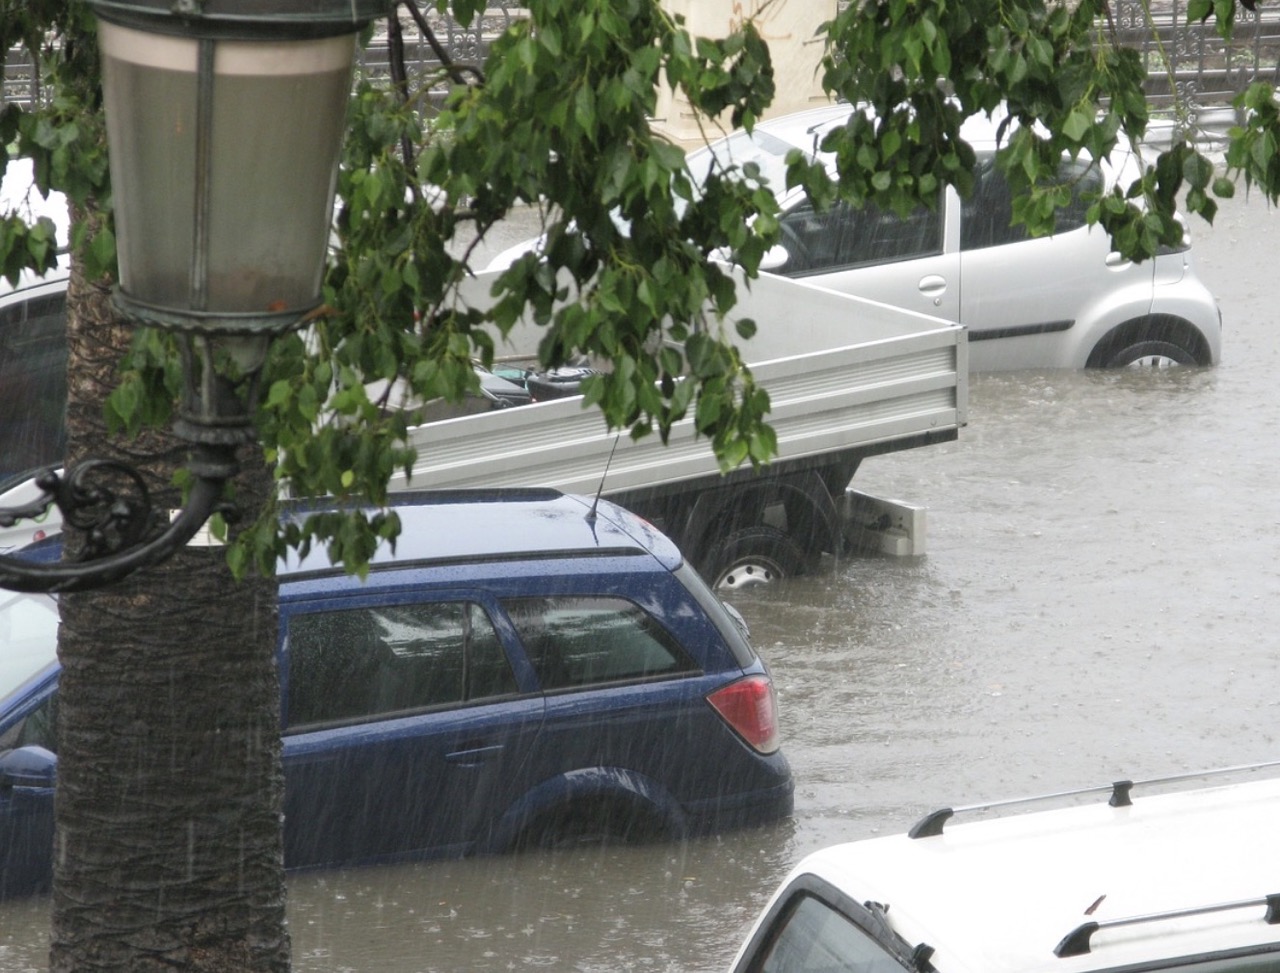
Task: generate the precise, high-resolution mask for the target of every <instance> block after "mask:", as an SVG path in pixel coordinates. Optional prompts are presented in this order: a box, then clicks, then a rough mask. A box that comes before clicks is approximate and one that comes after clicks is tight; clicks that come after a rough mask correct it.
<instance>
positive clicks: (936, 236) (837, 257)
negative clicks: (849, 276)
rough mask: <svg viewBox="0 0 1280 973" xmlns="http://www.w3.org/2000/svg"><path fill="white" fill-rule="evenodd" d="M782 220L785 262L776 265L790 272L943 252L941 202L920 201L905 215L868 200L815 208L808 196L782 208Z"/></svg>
mask: <svg viewBox="0 0 1280 973" xmlns="http://www.w3.org/2000/svg"><path fill="white" fill-rule="evenodd" d="M781 226H782V246H783V249H785V250H786V251H787V262H786V263H785V264H783V265H782V266H781V267H779V268H778V271H779V273H782V274H785V275H786V276H788V277H802V276H804V275H806V274H817V273H829V272H831V271H833V270H842V269H847V268H852V267H861V266H866V265H869V264H879V263H891V262H895V261H899V260H913V259H915V258H917V257H928V256H932V255H934V254H939V253H942V211H941V208H940V206H935V207H929V206H920V207H918V208H917V209H916V210H915V211H914V212H912V213H911V215H910V216H908V217H907V218H906V219H903V218H902V217H900V216H898V215H897V214H895V213H893V212H890V211H887V210H882V209H880V208H879V207H878V206H874V205H872V204H870V203H867V204H865V205H863V206H861V207H857V208H855V207H853V206H850V205H849V204H848V203H836V204H835V205H834V206H832V207H831V208H830V209H828V210H827V211H826V212H823V213H819V212H817V211H815V210H814V208H813V205H812V204H811V203H809V202H807V201H806V202H803V203H801V204H800V205H798V206H796V207H795V208H794V209H792V210H790V211H789V212H787V213H786V214H784V215H783V217H782V223H781Z"/></svg>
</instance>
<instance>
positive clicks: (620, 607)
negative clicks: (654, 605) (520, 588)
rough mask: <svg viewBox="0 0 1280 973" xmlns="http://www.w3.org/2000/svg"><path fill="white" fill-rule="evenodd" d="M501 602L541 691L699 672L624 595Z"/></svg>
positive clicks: (645, 613) (643, 612) (521, 599)
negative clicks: (530, 663)
mask: <svg viewBox="0 0 1280 973" xmlns="http://www.w3.org/2000/svg"><path fill="white" fill-rule="evenodd" d="M502 607H503V608H505V609H506V611H507V614H508V615H510V616H511V622H512V624H514V625H515V627H516V631H517V632H518V633H519V635H520V641H522V642H523V643H524V646H525V650H526V651H527V652H528V654H529V661H530V662H532V663H533V666H534V669H535V670H536V671H537V673H538V682H539V683H540V684H541V686H542V688H543V689H546V690H552V689H568V688H574V687H578V686H590V685H595V684H598V683H606V682H618V681H622V680H630V679H646V678H652V677H654V676H671V675H678V674H681V673H686V672H696V671H698V668H697V666H696V665H694V663H693V660H692V659H690V658H689V657H688V656H687V655H685V653H684V651H683V650H682V649H681V648H680V646H679V645H677V644H676V641H675V640H674V639H673V638H672V637H671V636H670V635H669V634H668V633H667V631H666V629H664V628H663V627H662V626H661V625H659V624H658V622H657V621H656V620H655V619H654V618H652V617H651V616H650V615H649V614H648V612H646V611H645V610H644V609H643V608H641V607H640V606H639V605H637V604H635V603H634V602H630V601H627V600H626V599H625V598H610V597H580V596H556V597H550V598H512V599H509V600H507V601H504V602H503V603H502Z"/></svg>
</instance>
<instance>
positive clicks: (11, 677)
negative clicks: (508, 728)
mask: <svg viewBox="0 0 1280 973" xmlns="http://www.w3.org/2000/svg"><path fill="white" fill-rule="evenodd" d="M57 650H58V603H57V602H56V601H55V600H54V599H53V598H52V597H50V596H49V595H28V594H15V593H13V592H0V708H3V704H4V702H5V700H7V699H8V697H9V696H11V695H12V694H13V692H14V690H16V689H17V688H18V687H19V686H21V685H23V684H24V683H26V682H27V681H28V680H29V679H31V677H32V676H34V675H36V674H37V673H38V672H40V670H41V669H43V668H44V667H45V666H47V665H48V664H49V663H51V662H52V661H53V660H54V659H55V658H56V656H57Z"/></svg>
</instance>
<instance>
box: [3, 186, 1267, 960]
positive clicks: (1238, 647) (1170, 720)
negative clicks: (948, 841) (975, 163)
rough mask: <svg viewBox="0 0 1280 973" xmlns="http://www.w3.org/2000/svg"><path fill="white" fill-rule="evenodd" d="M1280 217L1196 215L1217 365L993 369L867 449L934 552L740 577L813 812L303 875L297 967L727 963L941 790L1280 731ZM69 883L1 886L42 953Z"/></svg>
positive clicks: (1150, 768) (1162, 755)
mask: <svg viewBox="0 0 1280 973" xmlns="http://www.w3.org/2000/svg"><path fill="white" fill-rule="evenodd" d="M1277 220H1278V217H1277V216H1276V214H1275V213H1273V212H1272V211H1270V210H1269V209H1268V208H1267V207H1266V206H1265V204H1264V203H1263V202H1262V201H1260V200H1254V201H1247V200H1243V199H1241V200H1237V201H1233V202H1231V203H1229V204H1227V205H1225V206H1224V211H1223V212H1222V213H1221V214H1220V215H1219V218H1218V220H1217V225H1216V226H1214V227H1212V228H1208V227H1205V226H1204V225H1203V224H1202V223H1199V222H1197V223H1196V225H1195V233H1196V259H1197V263H1198V266H1199V268H1200V271H1201V273H1202V275H1203V276H1204V277H1205V278H1206V279H1207V280H1208V281H1209V283H1210V285H1211V286H1212V287H1213V288H1214V290H1215V292H1216V293H1217V294H1218V295H1219V297H1220V299H1221V303H1222V308H1223V313H1224V317H1225V320H1226V329H1225V338H1224V359H1225V360H1224V362H1223V364H1222V365H1221V367H1219V368H1216V369H1213V370H1207V371H1170V372H1166V373H1157V374H1126V373H1118V374H1112V373H1065V372H1058V373H1049V372H1045V373H1028V372H1020V373H1011V374H999V375H984V376H976V377H975V378H974V380H973V382H972V392H971V403H970V405H971V408H970V423H969V426H968V428H966V429H965V430H964V431H963V434H962V436H961V438H960V440H959V441H958V442H955V443H950V444H946V445H942V446H936V447H930V448H927V449H920V450H913V451H910V452H906V453H902V454H898V455H893V456H886V457H879V458H876V459H874V460H870V461H868V462H867V463H866V464H865V466H864V468H863V470H862V471H861V472H860V473H859V475H858V483H859V485H860V487H861V488H862V489H863V490H866V491H868V492H870V493H873V494H876V495H879V496H884V497H892V498H896V499H900V500H903V501H906V502H909V503H914V504H920V505H923V506H927V508H928V515H927V517H928V550H927V554H926V555H925V556H923V557H917V558H909V559H892V558H886V557H866V558H848V559H845V560H843V561H842V562H841V563H838V564H833V565H831V566H830V570H829V571H828V572H826V573H824V574H822V575H820V576H817V577H813V578H808V579H799V580H796V581H792V582H789V583H785V584H782V585H778V586H776V587H773V588H768V589H757V590H755V591H751V592H742V593H739V594H738V595H736V596H735V603H736V604H737V606H738V607H739V608H740V609H741V611H742V612H743V614H744V615H745V616H746V618H747V620H748V622H749V623H750V624H751V627H752V631H753V635H754V638H755V642H756V644H757V646H758V648H759V650H760V652H761V653H762V654H763V655H764V656H765V657H766V659H767V660H768V661H769V663H770V665H771V666H772V669H773V672H774V676H775V679H776V681H777V685H778V690H779V695H780V700H781V706H782V717H783V723H784V732H785V739H784V748H785V751H786V753H787V754H788V755H789V757H790V759H791V762H792V765H793V768H794V771H795V777H796V813H795V816H794V818H793V819H792V820H790V821H788V822H785V823H783V824H781V825H778V826H775V827H770V828H765V829H761V830H756V831H750V832H746V833H741V834H735V835H729V836H725V837H721V838H715V839H709V840H705V841H698V842H690V843H687V844H666V845H657V846H652V847H646V848H639V849H619V850H605V851H598V850H587V851H578V852H572V853H556V854H536V855H525V856H517V857H503V858H493V859H484V860H475V861H465V862H447V863H435V864H421V865H407V866H399V867H391V868H379V869H363V870H350V871H336V872H322V873H315V874H305V875H297V876H294V877H293V878H292V879H291V882H290V894H291V905H290V912H289V916H290V925H291V930H292V936H293V944H294V967H295V969H296V970H298V971H306V973H341V971H359V973H375V971H376V973H421V971H464V970H524V969H538V968H546V969H554V970H572V971H581V973H594V971H623V970H643V971H649V970H654V971H675V970H682V971H704V970H705V971H713V970H722V969H725V968H726V966H727V964H728V962H729V960H730V959H731V957H732V954H733V951H734V949H735V947H736V945H737V943H738V942H739V941H740V939H741V936H742V934H743V932H744V930H745V927H746V925H747V924H748V923H749V922H750V920H751V919H752V918H753V917H754V915H755V913H756V911H757V910H758V908H759V907H760V905H761V904H762V902H763V900H764V898H765V897H766V895H767V894H768V893H769V891H771V890H772V888H773V887H774V886H775V885H776V884H777V882H778V881H779V879H780V878H781V877H782V875H783V874H784V873H785V872H786V870H787V869H788V868H789V867H790V866H791V865H792V864H793V863H794V862H795V861H797V860H798V859H799V858H800V857H801V856H802V855H803V854H804V853H805V852H807V851H809V850H812V849H814V848H816V847H819V846H821V845H824V844H828V843H831V842H835V841H840V840H846V839H852V838H859V837H864V836H869V835H872V834H877V833H884V832H889V831H898V830H903V829H905V828H906V827H908V826H909V825H910V824H911V823H912V822H913V821H914V820H915V818H916V817H917V816H919V815H920V814H921V813H923V812H924V811H926V810H929V809H931V808H933V807H937V806H942V805H957V804H966V803H977V802H981V801H984V800H990V799H997V798H1002V797H1014V796H1022V795H1027V794H1036V793H1047V792H1053V791H1060V790H1065V789H1069V788H1075V787H1083V786H1090V785H1098V784H1104V783H1107V782H1110V781H1112V780H1114V779H1117V778H1123V777H1132V778H1144V777H1154V776H1161V775H1164V774H1174V773H1181V772H1183V771H1188V770H1195V769H1203V768H1209V767H1219V766H1228V765H1236V764H1242V763H1247V762H1252V761H1262V760H1270V759H1276V758H1280V747H1277V743H1276V739H1275V734H1276V727H1277V723H1278V722H1280V655H1278V654H1277V651H1276V648H1277V644H1278V643H1280V599H1278V598H1277V593H1278V591H1280V505H1278V504H1277V495H1278V490H1277V484H1278V483H1280V393H1278V392H1277V386H1278V385H1280V382H1278V376H1280V330H1278V329H1280V312H1278V311H1277V310H1276V309H1275V308H1276V299H1275V296H1274V295H1275V291H1276V287H1275V281H1274V278H1273V277H1272V265H1273V263H1274V256H1273V255H1274V253H1275V252H1276V247H1275V244H1276V242H1277V231H1278V227H1280V223H1278V222H1277ZM47 923H48V901H47V900H44V899H40V900H35V901H31V902H23V903H11V904H8V905H4V906H0V973H17V971H25V970H35V971H39V970H43V969H44V968H45V951H46V948H47V946H46V943H47V932H46V928H47Z"/></svg>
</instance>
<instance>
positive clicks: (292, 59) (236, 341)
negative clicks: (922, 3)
mask: <svg viewBox="0 0 1280 973" xmlns="http://www.w3.org/2000/svg"><path fill="white" fill-rule="evenodd" d="M89 3H90V5H91V6H92V7H93V8H94V11H95V13H96V14H97V17H98V38H99V47H100V49H101V53H102V80H103V100H104V103H105V110H106V121H107V140H108V148H109V149H110V159H111V181H112V191H113V198H114V201H115V221H116V245H117V252H118V257H119V268H120V275H119V284H118V286H117V287H116V289H115V292H114V294H113V301H114V303H115V306H116V308H117V310H118V311H119V312H120V313H121V314H122V315H123V316H124V317H125V318H126V319H128V320H129V321H131V322H133V323H135V324H141V325H147V326H153V327H160V328H164V329H167V330H169V331H171V332H173V333H174V334H175V335H176V337H177V340H178V344H179V347H180V349H181V351H182V358H183V379H184V382H183V384H184V391H183V396H182V401H181V403H180V405H179V409H178V419H177V421H176V422H175V424H174V432H175V433H176V434H177V435H178V436H179V437H181V438H182V439H184V440H185V441H186V442H188V443H190V444H191V460H190V464H189V467H190V470H191V473H192V475H193V486H192V489H191V491H190V494H189V497H188V502H187V505H186V506H185V507H184V509H183V510H182V511H181V512H180V513H179V514H178V516H177V517H176V518H175V519H173V520H172V521H171V522H169V523H168V524H167V525H164V526H162V525H159V524H157V523H156V521H157V519H158V518H157V515H156V513H155V512H153V511H152V510H151V508H150V503H149V502H148V500H147V498H146V493H145V490H143V491H142V492H141V493H137V491H136V490H132V491H129V493H130V495H129V496H127V497H126V496H125V495H123V494H117V492H116V491H115V490H114V489H111V488H109V487H105V486H103V485H101V484H102V480H101V479H100V477H99V474H102V473H110V474H115V475H117V476H118V475H121V474H123V476H124V477H125V479H126V480H127V481H129V482H131V483H133V484H136V486H137V487H141V483H142V481H141V478H140V477H139V476H138V474H137V473H136V472H134V471H132V470H129V469H128V468H127V467H121V466H120V465H119V464H114V463H106V462H101V461H94V460H90V461H87V462H86V463H83V464H81V465H80V466H79V467H77V468H76V469H74V470H71V471H69V472H68V473H67V474H66V476H65V477H64V476H61V475H58V474H56V473H52V472H49V473H45V474H43V475H42V476H41V477H40V479H39V484H40V486H41V488H42V490H43V496H42V497H41V499H40V500H39V501H37V502H36V503H35V504H33V505H30V506H28V507H26V508H23V509H21V510H8V511H0V524H4V523H9V524H12V523H13V522H15V521H16V520H17V519H20V518H23V517H29V516H32V515H35V514H38V513H40V512H43V511H45V510H47V509H48V508H49V507H50V506H51V505H53V504H57V506H58V507H59V508H60V509H61V511H62V514H63V518H64V520H65V521H67V522H69V523H72V524H76V525H77V526H80V527H82V528H86V529H87V536H88V542H87V545H86V552H85V560H82V561H79V562H75V563H67V562H60V563H56V564H52V563H51V564H42V563H32V562H30V561H26V560H21V559H17V558H12V557H8V558H0V587H3V588H9V589H13V590H23V591H66V590H75V589H85V588H94V587H98V586H101V585H103V584H108V583H111V582H112V581H115V580H117V579H119V578H121V577H123V576H124V575H126V574H128V573H130V572H132V571H134V570H136V569H137V568H139V567H143V566H145V565H148V564H154V563H157V562H159V561H162V560H164V559H165V558H167V557H168V556H170V555H171V554H172V553H173V552H174V551H176V550H177V549H178V548H180V547H181V546H182V545H184V544H186V543H187V542H188V541H189V540H190V539H191V538H192V537H193V536H194V535H195V533H196V532H197V531H198V530H199V529H200V527H201V526H202V525H203V524H204V523H205V521H206V520H207V519H208V517H209V516H210V515H211V514H212V513H213V511H214V510H215V508H216V506H217V504H218V503H219V502H220V499H221V496H222V488H223V485H224V484H225V482H226V481H227V480H228V479H230V478H231V477H232V476H234V475H235V473H236V472H237V468H236V462H235V450H236V447H237V446H239V445H241V444H244V443H247V442H252V441H254V440H255V438H256V433H255V432H254V429H253V415H254V411H255V406H256V403H257V378H258V373H259V370H260V369H261V367H262V364H263V362H264V359H265V357H266V353H267V350H268V348H269V346H270V343H271V341H272V340H273V339H274V338H275V337H277V336H278V335H280V334H282V333H284V332H286V331H288V330H290V329H292V328H295V327H297V326H298V325H299V324H300V323H301V322H302V321H303V320H304V319H305V318H306V317H307V315H308V314H309V313H310V312H311V311H313V310H314V309H315V308H316V307H317V306H318V305H319V304H320V293H321V282H322V278H323V275H324V266H325V254H326V250H327V247H328V244H329V231H330V223H331V218H332V208H333V196H334V188H335V181H336V175H337V165H338V154H339V150H340V147H341V141H342V132H343V128H344V121H345V115H346V107H347V102H348V99H349V96H350V90H351V71H352V64H353V60H354V53H355V40H354V37H355V34H356V32H358V31H359V30H360V29H361V28H363V27H364V26H365V25H366V24H367V23H368V22H369V21H371V20H372V19H374V18H375V17H377V16H379V15H381V14H384V13H386V12H387V9H388V7H389V5H390V4H389V0H89Z"/></svg>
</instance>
